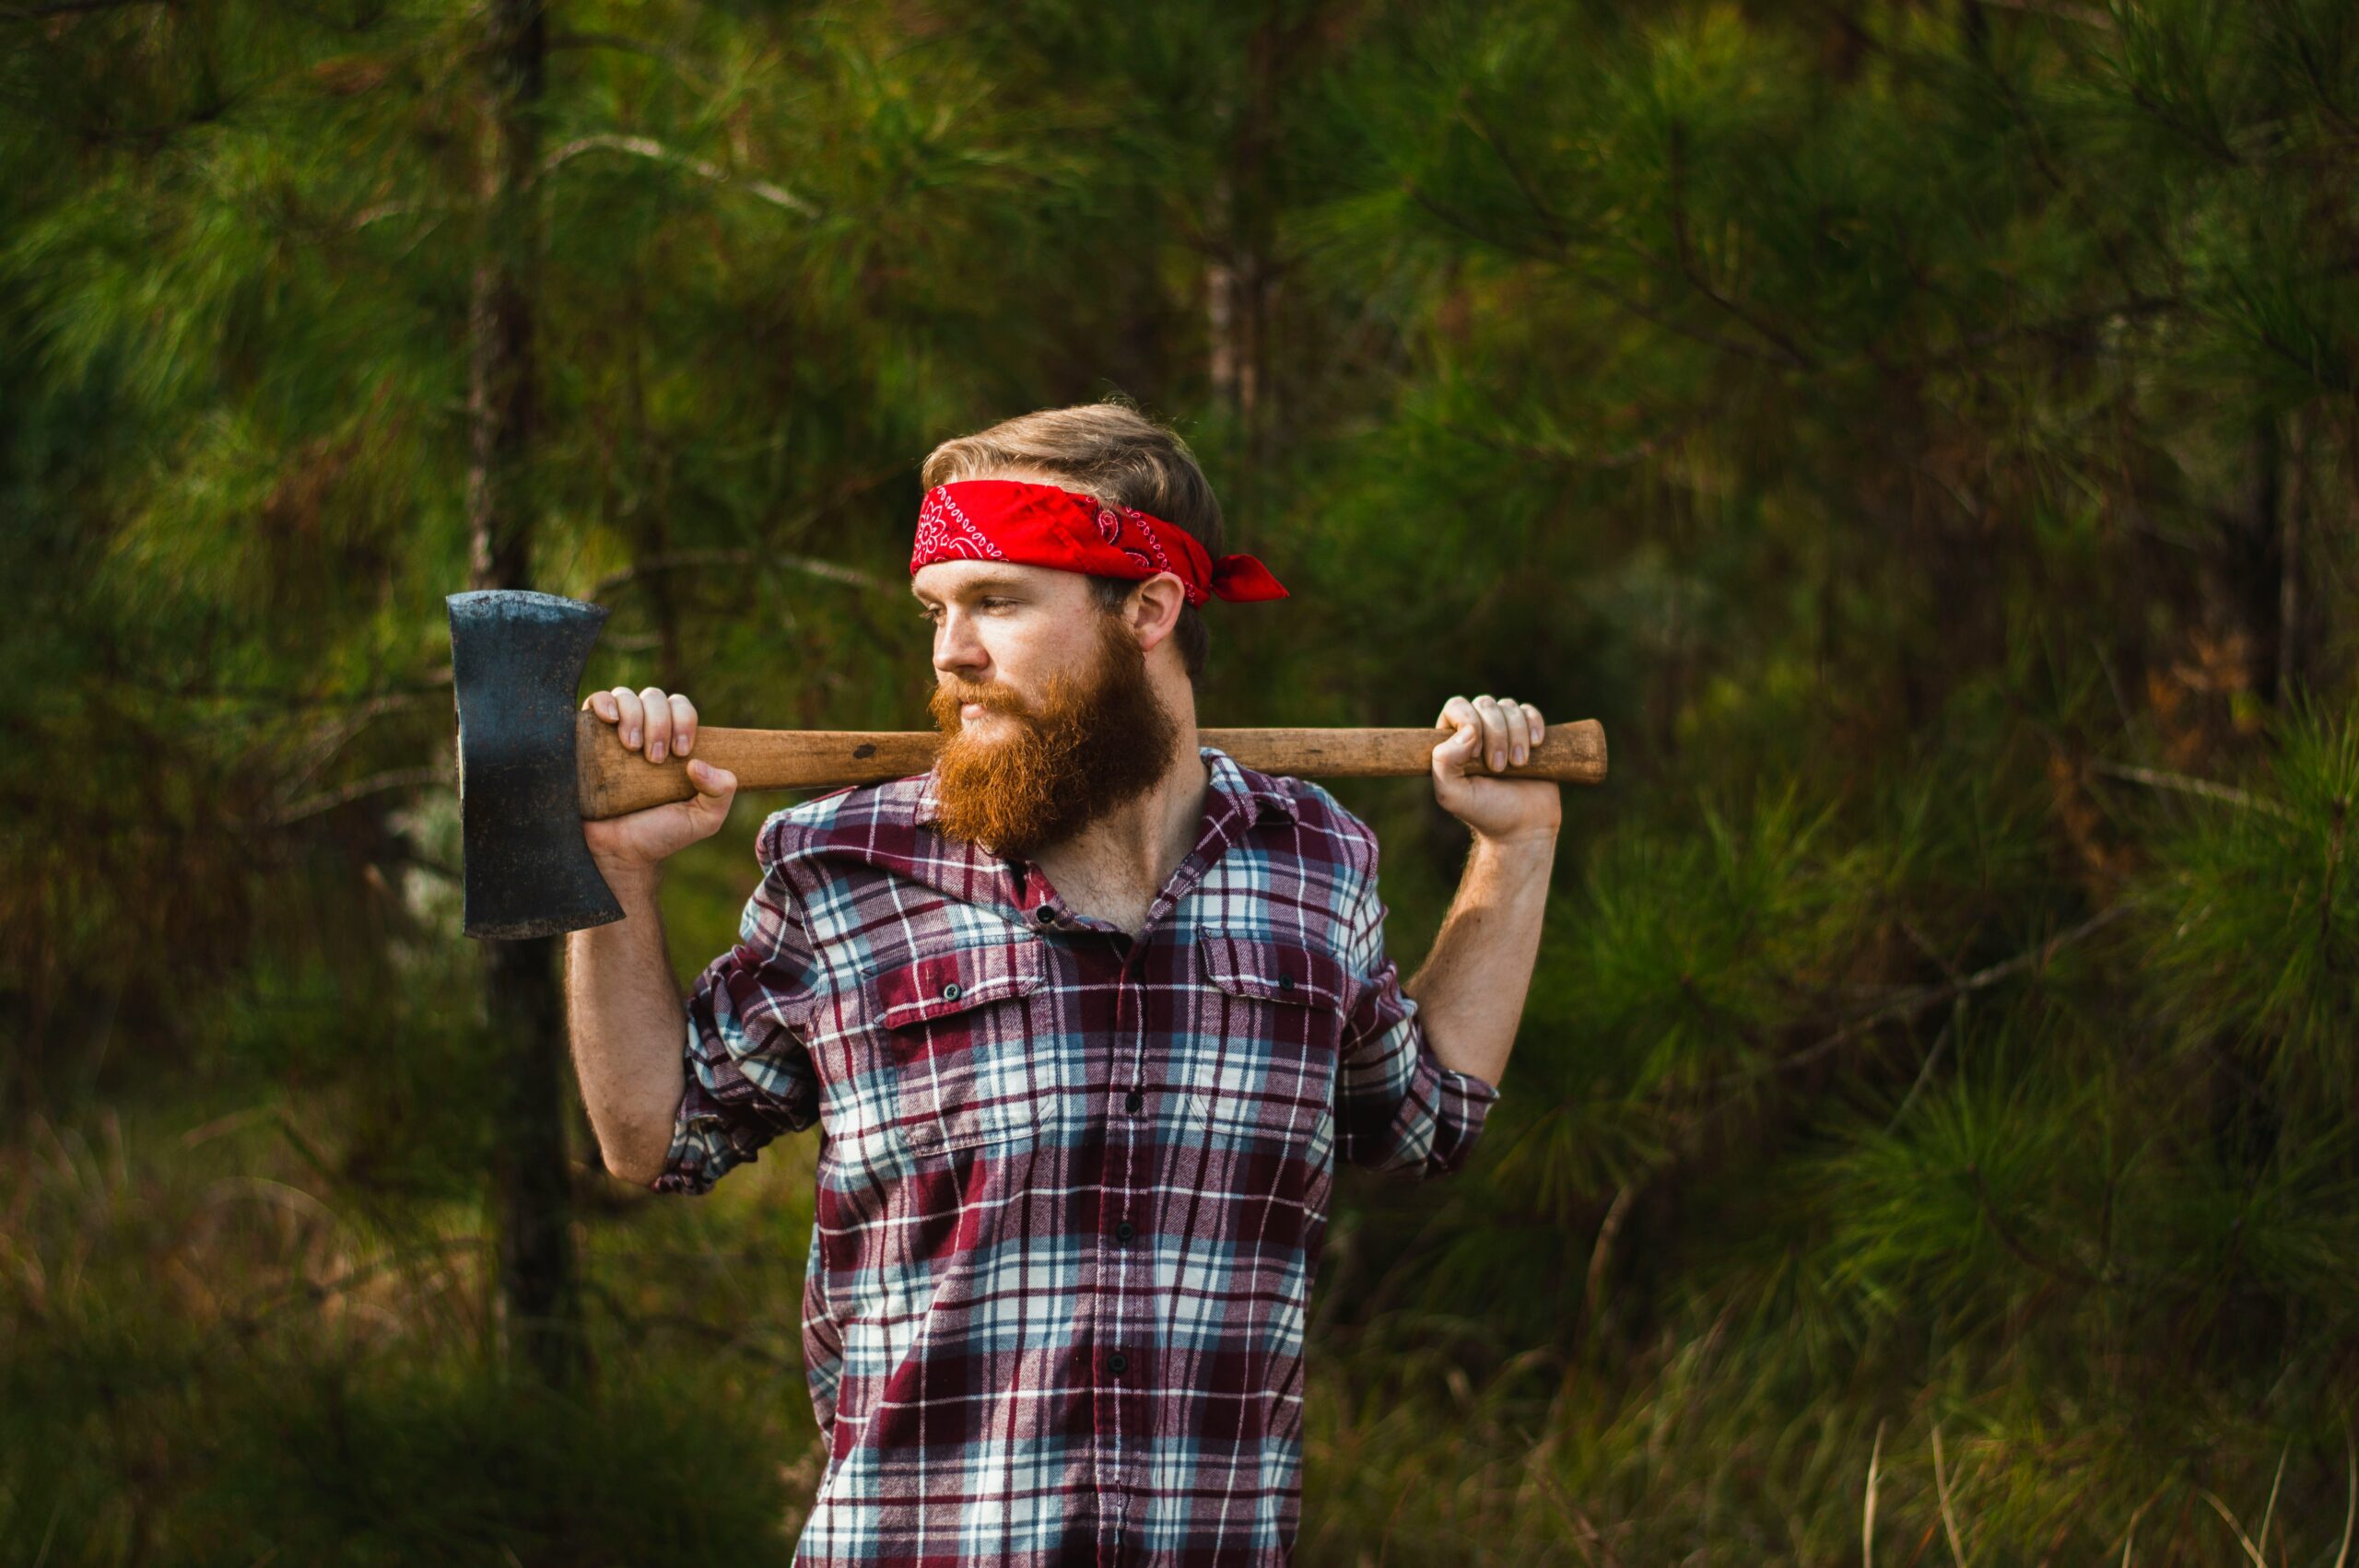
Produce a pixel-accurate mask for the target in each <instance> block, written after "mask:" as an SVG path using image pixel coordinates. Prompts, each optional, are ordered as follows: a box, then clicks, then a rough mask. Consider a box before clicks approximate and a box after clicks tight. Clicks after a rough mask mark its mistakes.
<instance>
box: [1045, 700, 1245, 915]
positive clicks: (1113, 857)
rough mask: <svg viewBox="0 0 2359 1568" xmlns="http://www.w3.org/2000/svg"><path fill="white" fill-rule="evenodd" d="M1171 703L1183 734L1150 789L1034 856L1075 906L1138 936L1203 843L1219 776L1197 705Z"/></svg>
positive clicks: (1174, 717) (1179, 733)
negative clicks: (1200, 740) (1206, 755)
mask: <svg viewBox="0 0 2359 1568" xmlns="http://www.w3.org/2000/svg"><path fill="white" fill-rule="evenodd" d="M1171 706H1172V708H1173V713H1172V717H1173V719H1174V720H1175V721H1176V722H1175V725H1174V728H1175V730H1176V731H1177V732H1176V735H1175V737H1174V739H1173V743H1172V747H1171V761H1170V763H1169V765H1168V766H1166V767H1165V768H1164V770H1163V776H1162V777H1161V778H1158V779H1156V782H1155V783H1154V784H1153V785H1151V786H1149V787H1148V789H1147V790H1146V791H1145V792H1144V794H1141V795H1139V796H1138V797H1136V798H1135V799H1133V800H1131V801H1129V802H1125V803H1124V804H1122V805H1120V806H1117V807H1115V808H1114V809H1113V810H1112V811H1109V812H1108V813H1106V814H1105V815H1103V816H1101V817H1099V818H1098V819H1097V821H1095V822H1093V823H1091V824H1090V825H1088V826H1087V827H1085V828H1083V829H1082V830H1081V831H1080V832H1079V833H1076V834H1074V836H1073V837H1071V838H1068V839H1065V840H1064V841H1063V842H1062V843H1058V844H1052V845H1050V846H1049V847H1048V848H1044V849H1042V850H1041V851H1039V854H1037V855H1035V856H1034V857H1033V860H1035V862H1036V863H1037V864H1038V865H1039V868H1040V870H1041V871H1042V872H1045V873H1046V874H1047V876H1048V878H1049V882H1050V884H1051V885H1052V886H1054V887H1055V888H1056V890H1057V892H1058V894H1059V895H1060V896H1062V898H1063V899H1064V901H1065V902H1066V903H1067V904H1068V905H1070V906H1072V907H1074V909H1075V910H1077V911H1079V912H1080V913H1082V914H1084V915H1087V916H1089V917H1091V918H1092V919H1100V920H1109V921H1111V922H1112V923H1114V924H1115V925H1118V926H1121V928H1122V929H1123V930H1126V931H1129V932H1130V933H1131V934H1132V935H1133V936H1136V935H1138V934H1139V933H1140V932H1141V931H1143V930H1145V927H1146V912H1147V910H1148V909H1149V908H1150V907H1152V906H1153V905H1154V903H1155V895H1156V894H1158V893H1160V892H1162V891H1163V884H1164V883H1167V882H1168V881H1170V880H1171V873H1172V872H1175V871H1178V870H1179V869H1180V861H1182V860H1186V859H1187V858H1188V851H1189V850H1191V849H1192V848H1195V845H1196V832H1197V829H1198V827H1199V826H1200V825H1202V824H1203V819H1204V792H1205V790H1207V789H1209V788H1210V787H1211V782H1212V773H1211V770H1210V769H1209V768H1207V767H1206V766H1205V765H1204V759H1203V757H1202V756H1200V755H1197V749H1196V748H1197V739H1196V714H1195V705H1194V703H1193V702H1192V701H1186V700H1183V701H1181V702H1178V703H1174V704H1172V705H1171Z"/></svg>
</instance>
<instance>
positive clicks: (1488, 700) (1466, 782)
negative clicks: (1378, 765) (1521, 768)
mask: <svg viewBox="0 0 2359 1568" xmlns="http://www.w3.org/2000/svg"><path fill="white" fill-rule="evenodd" d="M1434 725H1435V727H1436V728H1437V729H1452V728H1454V729H1455V731H1456V732H1455V733H1454V734H1452V735H1451V736H1450V737H1449V739H1448V740H1446V741H1444V742H1443V743H1441V744H1439V745H1438V746H1436V747H1435V748H1434V757H1433V774H1434V799H1435V800H1437V801H1438V802H1441V808H1442V810H1444V811H1446V812H1448V813H1449V814H1450V815H1452V816H1454V817H1456V818H1457V819H1458V820H1459V821H1461V822H1462V823H1464V824H1465V825H1467V826H1468V827H1469V828H1470V829H1472V830H1473V834H1474V837H1477V838H1487V839H1490V840H1492V841H1494V842H1496V843H1508V842H1515V841H1520V840H1530V841H1533V842H1539V841H1548V842H1553V841H1554V840H1555V837H1556V826H1557V824H1558V823H1560V822H1561V821H1563V819H1564V812H1563V806H1562V802H1561V800H1560V791H1559V790H1558V787H1557V785H1556V782H1555V780H1554V779H1552V778H1486V777H1485V773H1486V772H1489V771H1496V770H1499V769H1504V768H1508V767H1512V766H1516V765H1518V764H1520V763H1524V762H1529V761H1530V760H1532V747H1533V746H1534V745H1536V744H1537V743H1539V741H1540V737H1541V735H1542V734H1543V733H1544V732H1545V731H1546V730H1547V728H1548V726H1547V725H1546V724H1545V723H1543V721H1542V720H1541V717H1540V710H1539V709H1538V708H1534V707H1532V704H1530V703H1528V702H1515V701H1511V700H1509V699H1508V698H1507V697H1489V696H1478V697H1475V698H1474V699H1473V700H1472V701H1469V700H1468V699H1467V698H1465V697H1462V696H1454V697H1451V698H1450V699H1449V701H1448V702H1446V703H1444V704H1442V709H1441V717H1440V718H1438V719H1437V720H1434Z"/></svg>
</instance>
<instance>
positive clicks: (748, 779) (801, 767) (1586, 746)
mask: <svg viewBox="0 0 2359 1568" xmlns="http://www.w3.org/2000/svg"><path fill="white" fill-rule="evenodd" d="M1451 733H1452V731H1450V730H1449V729H1447V728H1440V729H1432V730H1205V731H1200V737H1201V739H1202V740H1203V743H1204V744H1206V745H1208V746H1217V747H1219V748H1220V749H1221V750H1222V751H1225V752H1226V753H1227V754H1228V755H1230V756H1232V757H1235V758H1236V759H1237V760H1238V762H1239V763H1241V764H1243V765H1244V766H1247V767H1250V768H1253V769H1255V770H1256V771H1258V772H1262V773H1280V774H1295V775H1298V776H1300V777H1303V778H1410V777H1414V776H1415V775H1418V774H1422V773H1424V772H1425V771H1426V769H1427V768H1428V767H1429V766H1431V764H1432V758H1433V751H1434V747H1436V746H1438V745H1439V744H1440V743H1442V742H1444V741H1446V740H1448V739H1449V737H1450V734H1451ZM941 744H942V737H941V735H940V734H939V733H937V732H935V731H932V730H904V731H860V730H721V729H714V728H712V727H710V726H709V725H708V726H704V727H701V728H699V729H698V731H697V737H696V750H695V756H696V759H697V760H698V761H701V762H707V763H710V764H711V765H712V766H715V767H721V768H726V769H728V771H729V772H731V773H733V774H734V775H735V776H736V778H737V787H738V788H739V789H741V790H833V789H839V788H840V787H842V786H843V785H846V784H876V783H882V782H883V781H884V780H886V779H887V778H906V777H907V776H909V775H910V774H912V773H923V772H924V771H925V770H926V769H927V768H928V767H930V766H933V757H934V753H935V752H936V751H937V750H938V749H939V748H940V747H941ZM574 757H575V760H576V764H577V767H576V776H577V778H578V779H579V782H580V790H581V814H582V815H583V816H584V817H587V818H590V819H592V820H593V821H603V820H604V819H605V818H607V817H613V816H621V815H623V814H625V813H629V812H635V811H643V810H645V809H646V808H647V807H649V806H660V805H665V804H668V803H669V802H674V801H686V800H689V799H692V798H694V796H695V795H696V792H697V787H696V785H695V784H694V783H692V782H690V780H689V778H688V773H687V763H686V762H685V761H683V760H682V759H680V758H678V757H667V758H665V759H664V760H663V761H662V762H650V761H648V760H647V758H646V757H645V756H643V755H640V753H638V752H635V751H632V750H631V749H630V748H628V746H625V745H624V744H623V743H622V740H621V738H620V736H618V735H617V734H616V730H615V726H614V725H612V724H610V723H608V722H606V721H605V720H603V719H600V718H599V717H598V716H597V715H596V714H595V713H593V712H590V711H589V710H588V709H586V708H585V709H583V710H581V713H580V714H579V716H578V718H577V720H576V721H575V726H574ZM1471 771H1474V772H1482V773H1489V772H1490V771H1491V770H1490V769H1488V768H1482V767H1477V768H1475V769H1473V770H1471ZM1496 777H1498V778H1553V779H1555V780H1556V781H1557V782H1558V783H1560V784H1598V783H1602V782H1603V781H1604V778H1605V728H1604V726H1603V725H1602V724H1600V723H1599V722H1598V721H1597V720H1594V719H1583V720H1578V721H1577V722H1574V723H1571V724H1551V725H1550V726H1548V730H1547V732H1546V733H1545V734H1544V735H1543V736H1542V737H1541V740H1540V743H1539V744H1537V745H1535V746H1533V747H1532V759H1531V760H1530V761H1529V762H1526V763H1523V764H1521V765H1520V766H1512V767H1503V768H1500V769H1499V770H1498V771H1497V774H1496Z"/></svg>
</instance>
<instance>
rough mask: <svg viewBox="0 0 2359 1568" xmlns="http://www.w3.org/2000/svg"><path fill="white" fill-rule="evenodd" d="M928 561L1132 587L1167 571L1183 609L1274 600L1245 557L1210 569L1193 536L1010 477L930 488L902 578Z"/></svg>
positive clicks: (1277, 590) (1262, 573)
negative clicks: (1182, 591) (990, 564)
mask: <svg viewBox="0 0 2359 1568" xmlns="http://www.w3.org/2000/svg"><path fill="white" fill-rule="evenodd" d="M934 561H1010V562H1014V563H1015V564H1016V565H1019V566H1033V567H1054V568H1057V569H1058V570H1059V571H1068V572H1087V573H1089V574H1091V575H1092V576H1095V577H1119V578H1128V579H1131V580H1132V581H1133V582H1135V581H1139V580H1141V579H1145V578H1150V577H1153V576H1155V575H1156V573H1157V572H1169V573H1171V574H1172V575H1173V576H1174V577H1177V578H1178V579H1180V583H1181V584H1182V585H1183V586H1184V587H1185V588H1186V590H1187V593H1188V603H1191V604H1196V605H1201V604H1203V602H1204V601H1205V600H1207V599H1212V598H1215V597H1217V598H1221V599H1232V600H1254V599H1284V598H1285V597H1286V591H1285V588H1283V587H1282V586H1280V585H1279V582H1278V579H1276V578H1274V577H1272V576H1271V575H1270V568H1267V567H1265V566H1263V565H1262V563H1261V562H1259V561H1257V560H1255V559H1254V558H1253V557H1252V556H1222V557H1221V558H1220V559H1219V560H1217V561H1215V560H1214V559H1213V558H1212V556H1211V555H1210V554H1209V553H1207V552H1206V551H1205V549H1204V547H1203V545H1202V544H1199V543H1197V541H1196V539H1195V537H1194V535H1192V534H1191V533H1189V532H1187V531H1186V530H1185V529H1181V528H1176V527H1174V526H1173V525H1172V524H1170V523H1168V522H1166V521H1163V520H1162V519H1161V518H1159V517H1149V516H1148V515H1147V514H1146V513H1144V512H1143V511H1140V510H1139V509H1137V508H1135V507H1124V506H1116V505H1112V504H1110V503H1102V502H1100V501H1099V500H1098V499H1097V497H1095V496H1086V495H1083V494H1081V493H1080V492H1078V491H1074V490H1067V489H1063V488H1062V487H1060V486H1055V485H1034V484H1028V483H1027V482H1025V481H1023V480H1020V479H961V480H958V481H957V482H956V483H954V484H949V485H936V486H934V487H933V489H931V490H928V491H927V492H926V493H925V504H924V505H922V506H921V507H920V508H919V509H918V537H917V543H916V544H915V545H914V546H912V547H911V549H910V575H912V576H915V575H916V573H917V570H918V568H920V567H922V566H926V565H928V564H930V563H932V562H934Z"/></svg>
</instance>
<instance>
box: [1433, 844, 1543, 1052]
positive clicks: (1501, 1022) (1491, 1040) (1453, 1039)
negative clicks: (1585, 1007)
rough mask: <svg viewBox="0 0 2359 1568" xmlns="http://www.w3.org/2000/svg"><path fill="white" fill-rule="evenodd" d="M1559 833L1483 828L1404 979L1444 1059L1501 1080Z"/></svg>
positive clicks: (1528, 982)
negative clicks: (1429, 939)
mask: <svg viewBox="0 0 2359 1568" xmlns="http://www.w3.org/2000/svg"><path fill="white" fill-rule="evenodd" d="M1555 858H1556V839H1555V834H1553V833H1551V834H1547V835H1545V836H1535V837H1527V838H1520V839H1514V840H1505V841H1502V840H1493V839H1488V838H1483V837H1477V838H1476V839H1475V840H1474V846H1473V849H1472V850H1471V851H1470V852H1469V853H1468V855H1467V857H1466V872H1465V874H1464V875H1463V876H1462V877H1461V878H1460V879H1459V883H1458V895H1457V896H1456V897H1455V898H1453V899H1451V900H1450V904H1449V914H1448V915H1446V916H1444V917H1443V918H1442V922H1441V930H1440V932H1439V934H1438V935H1437V936H1436V937H1435V938H1434V946H1433V951H1432V952H1431V953H1429V954H1426V961H1425V963H1424V964H1423V965H1419V967H1418V969H1417V972H1416V974H1415V975H1414V976H1412V977H1410V979H1409V982H1408V983H1407V984H1406V985H1405V986H1403V987H1402V990H1403V991H1405V992H1406V993H1407V994H1409V995H1410V996H1413V997H1414V998H1416V999H1417V1007H1418V1011H1419V1012H1420V1013H1421V1014H1422V1016H1423V1017H1424V1020H1425V1025H1426V1040H1427V1042H1428V1043H1429V1044H1431V1046H1432V1047H1433V1052H1434V1055H1435V1056H1436V1057H1438V1058H1439V1059H1440V1060H1441V1063H1442V1065H1443V1066H1445V1067H1447V1068H1449V1069H1451V1070H1452V1071H1457V1072H1464V1073H1470V1074H1472V1075H1473V1076H1474V1077H1476V1078H1479V1079H1481V1080H1483V1082H1485V1083H1489V1084H1493V1085H1495V1086H1496V1084H1497V1082H1498V1081H1499V1074H1500V1073H1501V1072H1502V1071H1505V1070H1506V1068H1507V1064H1508V1053H1509V1052H1510V1051H1512V1050H1513V1049H1514V1048H1515V1031H1516V1024H1518V1022H1519V1021H1520V1020H1521V1018H1522V1017H1523V1002H1524V997H1525V995H1526V994H1527V993H1528V992H1529V991H1530V990H1531V989H1532V964H1533V962H1534V960H1535V959H1537V957H1538V956H1539V953H1540V925H1541V921H1542V919H1543V917H1544V916H1545V915H1546V913H1547V908H1548V871H1549V868H1550V866H1551V865H1553V864H1554V863H1555Z"/></svg>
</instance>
